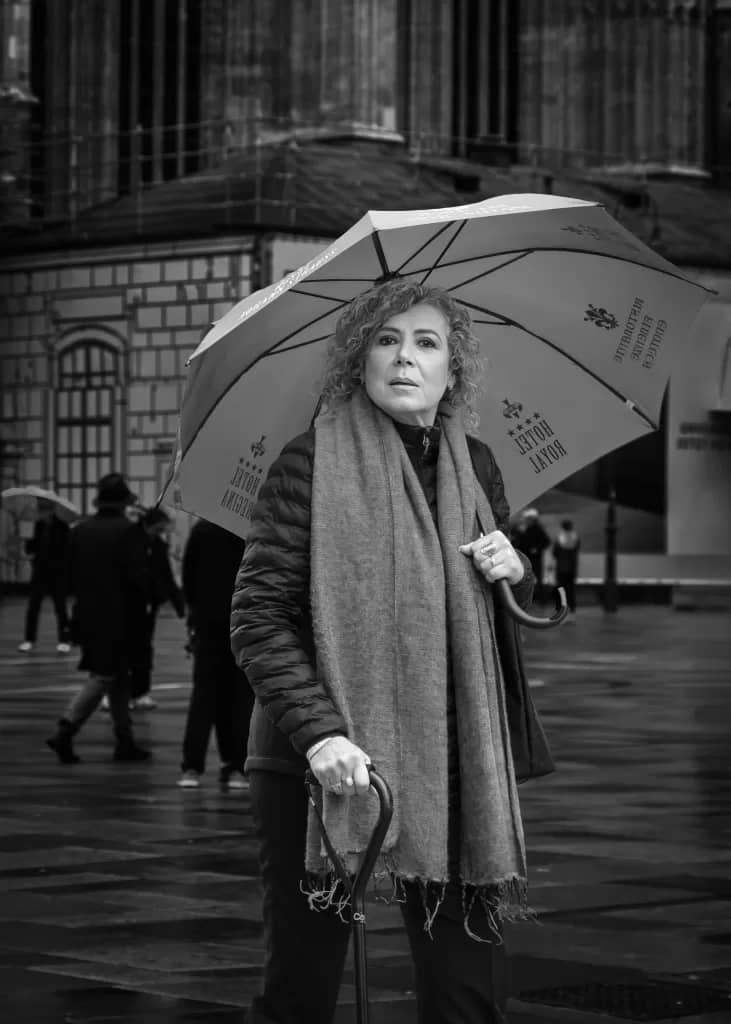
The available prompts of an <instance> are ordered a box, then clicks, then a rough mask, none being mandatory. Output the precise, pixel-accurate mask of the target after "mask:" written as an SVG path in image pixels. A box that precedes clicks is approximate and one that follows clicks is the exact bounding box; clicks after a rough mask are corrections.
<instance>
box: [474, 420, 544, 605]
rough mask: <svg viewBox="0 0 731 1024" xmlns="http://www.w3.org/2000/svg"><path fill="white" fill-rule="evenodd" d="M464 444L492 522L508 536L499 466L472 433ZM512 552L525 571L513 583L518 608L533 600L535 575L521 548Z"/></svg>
mask: <svg viewBox="0 0 731 1024" xmlns="http://www.w3.org/2000/svg"><path fill="white" fill-rule="evenodd" d="M468 444H469V449H470V455H471V457H472V464H473V466H474V470H475V474H476V476H477V479H478V480H479V481H480V484H481V485H482V489H483V490H484V492H485V494H486V495H487V500H488V501H489V502H490V505H491V507H492V514H493V515H494V517H495V526H496V528H497V529H498V530H500V531H501V532H502V533H504V534H505V536H506V537H509V536H510V506H509V505H508V499H507V498H506V497H505V485H504V484H503V475H502V473H501V472H500V467H499V466H498V464H497V462H496V461H495V456H494V455H493V454H492V451H491V450H490V448H489V447H488V446H487V445H486V444H483V443H482V442H481V441H478V440H477V439H475V438H472V437H471V438H469V439H468ZM515 553H516V555H517V556H518V558H519V559H520V560H521V562H522V563H523V569H524V570H525V572H524V574H523V579H522V580H521V581H520V583H516V584H514V586H513V596H514V597H515V600H516V602H517V604H519V605H520V607H521V608H527V607H528V606H529V605H530V603H531V601H532V600H533V590H534V588H535V585H536V578H535V575H534V573H533V569H532V568H531V564H530V562H529V561H528V559H527V558H526V556H525V555H524V554H523V553H522V551H518V550H517V548H516V551H515Z"/></svg>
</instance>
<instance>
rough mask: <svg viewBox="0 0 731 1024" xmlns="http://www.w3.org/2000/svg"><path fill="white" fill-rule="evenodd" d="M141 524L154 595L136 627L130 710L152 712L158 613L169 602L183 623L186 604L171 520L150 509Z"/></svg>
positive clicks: (140, 528) (152, 593) (144, 513)
mask: <svg viewBox="0 0 731 1024" xmlns="http://www.w3.org/2000/svg"><path fill="white" fill-rule="evenodd" d="M129 518H134V517H129ZM137 520H138V521H137V525H136V529H137V530H138V531H139V533H140V537H141V542H142V543H143V545H144V548H145V553H146V557H147V563H148V570H149V573H148V574H149V585H150V591H149V595H148V601H147V604H146V607H145V610H144V614H143V615H142V616H141V617H140V619H139V621H138V622H137V623H136V624H135V629H134V637H133V646H134V651H133V655H132V665H131V668H130V682H129V695H130V707H132V708H133V709H142V710H148V709H149V708H154V707H156V706H157V704H156V701H155V700H154V699H153V698H152V696H151V694H150V689H151V686H152V668H153V664H154V656H155V651H154V648H155V625H156V623H157V613H158V612H159V610H160V608H161V607H162V605H164V604H165V603H166V602H167V601H169V602H170V604H171V605H172V606H173V608H174V609H175V611H176V613H177V615H178V618H181V619H182V618H183V616H184V614H185V603H184V601H183V593H182V591H181V589H180V587H179V586H178V584H177V583H176V581H175V577H174V575H173V570H172V567H171V565H170V555H169V551H168V542H167V530H168V528H169V526H170V517H169V516H168V515H167V513H166V512H164V511H163V510H162V509H161V508H150V509H147V510H146V511H143V512H142V514H141V515H140V516H138V517H137Z"/></svg>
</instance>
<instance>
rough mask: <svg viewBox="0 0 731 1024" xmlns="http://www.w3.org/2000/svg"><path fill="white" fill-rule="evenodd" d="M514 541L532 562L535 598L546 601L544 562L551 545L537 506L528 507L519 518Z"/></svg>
mask: <svg viewBox="0 0 731 1024" xmlns="http://www.w3.org/2000/svg"><path fill="white" fill-rule="evenodd" d="M512 541H513V544H514V545H515V547H516V548H517V549H518V551H522V552H523V554H524V555H526V556H527V558H528V561H529V562H530V566H531V569H532V570H533V575H534V576H535V578H536V588H535V599H536V602H537V603H538V604H544V603H545V586H544V574H543V562H544V557H545V553H546V551H547V549H548V548H549V547H550V546H551V538H550V537H549V536H548V534H547V533H546V531H545V530H544V528H543V523H541V517H540V513H539V512H538V509H537V508H527V509H525V510H524V511H523V513H522V514H521V516H520V519H519V520H518V525H517V526H516V528H515V531H514V532H513V535H512Z"/></svg>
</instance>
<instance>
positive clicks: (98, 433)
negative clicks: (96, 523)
mask: <svg viewBox="0 0 731 1024" xmlns="http://www.w3.org/2000/svg"><path fill="white" fill-rule="evenodd" d="M119 383H120V353H119V352H118V351H117V350H116V349H115V348H113V347H112V346H111V345H108V344H105V343H104V342H101V341H97V340H89V341H78V342H75V343H74V344H72V345H70V346H69V347H68V348H65V349H63V351H61V352H60V353H59V356H58V388H57V392H56V431H55V451H56V466H55V474H54V476H55V480H56V487H57V489H58V491H59V492H60V493H61V494H63V495H64V496H65V497H67V498H69V499H70V500H71V501H73V502H74V504H75V505H78V506H79V508H80V509H81V510H82V512H85V513H91V512H93V511H94V507H93V499H94V495H95V494H96V485H97V482H98V480H99V478H100V477H101V476H104V474H105V473H111V472H112V471H113V470H116V469H118V466H117V465H116V461H117V450H118V448H117V442H118V438H117V437H116V431H117V418H116V410H115V390H116V388H117V387H118V385H119Z"/></svg>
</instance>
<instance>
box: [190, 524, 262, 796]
mask: <svg viewBox="0 0 731 1024" xmlns="http://www.w3.org/2000/svg"><path fill="white" fill-rule="evenodd" d="M243 553H244V541H243V540H241V538H240V537H237V536H235V535H234V534H233V533H229V531H228V530H224V529H222V528H221V527H220V526H216V525H214V524H213V523H209V522H207V521H206V520H203V519H201V520H199V521H198V522H197V523H196V524H195V526H194V527H193V529H192V530H191V532H190V536H189V538H188V542H187V544H186V546H185V551H184V553H183V593H184V595H185V602H186V604H187V606H188V628H189V630H190V649H191V652H192V654H193V690H192V692H191V695H190V703H189V705H188V716H187V720H186V724H185V735H184V737H183V762H182V765H181V767H182V775H181V777H180V778H179V780H178V785H179V786H181V787H182V788H183V789H195V788H197V787H198V786H199V785H200V779H201V776H202V775H203V773H204V771H205V764H206V752H207V749H208V743H209V740H210V735H211V729H212V728H214V727H215V730H216V742H217V744H218V753H219V756H220V758H221V768H220V771H219V782H220V783H221V785H222V786H223V787H224V788H227V789H243V788H245V787H246V780H245V778H244V759H245V756H246V741H247V737H248V734H249V719H250V718H251V711H252V708H253V705H254V694H253V691H252V690H251V687H250V686H249V682H248V680H247V678H246V676H245V675H244V673H243V672H241V671H240V669H238V668H237V666H236V663H235V661H234V658H233V654H232V653H231V641H230V622H231V597H232V594H233V589H234V583H235V581H236V573H237V571H238V568H239V565H240V563H241V558H242V556H243Z"/></svg>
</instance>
